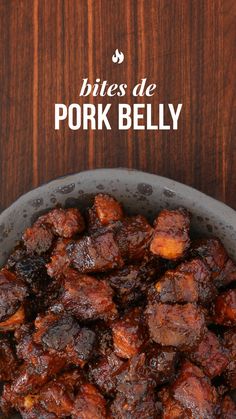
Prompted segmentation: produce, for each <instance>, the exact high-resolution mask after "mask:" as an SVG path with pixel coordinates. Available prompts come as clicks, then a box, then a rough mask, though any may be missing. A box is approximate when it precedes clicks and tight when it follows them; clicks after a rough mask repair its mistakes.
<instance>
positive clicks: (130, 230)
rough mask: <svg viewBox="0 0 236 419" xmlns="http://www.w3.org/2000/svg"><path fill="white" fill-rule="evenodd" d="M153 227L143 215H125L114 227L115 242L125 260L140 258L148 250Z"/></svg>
mask: <svg viewBox="0 0 236 419" xmlns="http://www.w3.org/2000/svg"><path fill="white" fill-rule="evenodd" d="M152 233H153V229H152V227H151V226H150V224H149V223H148V222H147V220H146V218H145V217H144V216H143V215H137V216H132V217H126V218H125V219H124V220H123V221H122V223H120V224H119V226H118V227H117V229H116V242H117V244H118V246H119V249H120V252H121V255H122V257H123V258H124V259H125V260H129V261H132V260H140V259H142V258H143V257H144V256H145V254H146V253H147V251H148V248H149V245H150V240H151V237H152Z"/></svg>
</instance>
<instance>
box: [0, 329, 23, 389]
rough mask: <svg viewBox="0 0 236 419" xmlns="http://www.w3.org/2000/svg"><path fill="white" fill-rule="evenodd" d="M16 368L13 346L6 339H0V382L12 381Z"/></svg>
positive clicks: (17, 364) (16, 362)
mask: <svg viewBox="0 0 236 419" xmlns="http://www.w3.org/2000/svg"><path fill="white" fill-rule="evenodd" d="M18 367H19V362H18V360H17V357H16V354H15V351H14V350H13V344H12V343H11V342H10V340H9V339H7V338H6V337H2V338H0V381H10V380H12V379H13V377H14V375H15V373H16V371H17V368H18Z"/></svg>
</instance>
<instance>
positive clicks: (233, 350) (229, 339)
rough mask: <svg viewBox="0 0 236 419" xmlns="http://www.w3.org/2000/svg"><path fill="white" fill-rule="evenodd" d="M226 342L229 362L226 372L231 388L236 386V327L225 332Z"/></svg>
mask: <svg viewBox="0 0 236 419" xmlns="http://www.w3.org/2000/svg"><path fill="white" fill-rule="evenodd" d="M224 344H225V347H226V349H227V351H228V356H229V363H228V365H227V367H226V370H225V372H224V376H225V379H226V381H227V384H228V385H229V386H230V388H231V389H235V388H236V329H232V330H228V331H227V332H225V334H224Z"/></svg>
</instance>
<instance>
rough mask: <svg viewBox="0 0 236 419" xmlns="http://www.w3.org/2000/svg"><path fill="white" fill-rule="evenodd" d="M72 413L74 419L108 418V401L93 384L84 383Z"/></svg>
mask: <svg viewBox="0 0 236 419" xmlns="http://www.w3.org/2000/svg"><path fill="white" fill-rule="evenodd" d="M71 413H72V419H106V418H107V413H106V401H105V399H104V398H103V396H102V395H101V394H100V393H99V391H98V390H97V389H96V387H94V386H93V385H92V384H83V385H82V386H81V387H80V390H79V393H78V395H77V396H76V399H75V403H74V407H73V410H72V412H71Z"/></svg>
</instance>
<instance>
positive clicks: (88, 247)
mask: <svg viewBox="0 0 236 419" xmlns="http://www.w3.org/2000/svg"><path fill="white" fill-rule="evenodd" d="M68 255H69V257H70V261H71V264H72V266H74V267H75V268H76V269H77V270H78V271H79V272H82V273H92V272H104V271H109V270H111V269H115V268H118V267H121V266H123V260H122V257H121V254H120V251H119V248H118V246H117V244H116V242H115V240H114V237H113V233H111V232H107V233H104V234H101V235H99V236H91V237H89V236H85V237H83V238H81V239H80V240H77V241H74V242H72V243H71V245H70V248H69V250H68Z"/></svg>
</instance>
